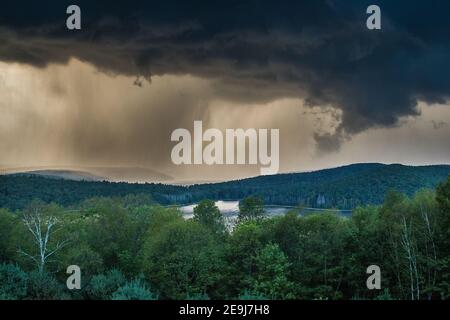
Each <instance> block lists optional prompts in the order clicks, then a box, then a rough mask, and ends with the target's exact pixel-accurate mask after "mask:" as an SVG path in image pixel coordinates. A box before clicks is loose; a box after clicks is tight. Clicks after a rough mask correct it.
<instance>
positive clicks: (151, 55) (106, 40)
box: [0, 0, 450, 150]
mask: <svg viewBox="0 0 450 320" xmlns="http://www.w3.org/2000/svg"><path fill="white" fill-rule="evenodd" d="M431 2H432V3H431ZM431 2H430V3H425V1H377V4H379V5H380V6H381V8H382V13H383V30H382V31H369V30H367V29H366V27H365V19H366V14H365V9H366V7H367V6H368V5H369V4H372V1H370V2H369V1H344V0H342V1H340V0H334V1H333V0H327V1H325V0H323V1H319V0H310V1H295V2H290V1H284V2H279V1H278V2H262V1H207V2H206V1H179V2H176V1H165V2H164V3H161V2H152V1H146V2H144V1H126V2H120V1H119V2H115V3H114V4H109V3H108V2H104V1H96V2H95V4H92V1H89V2H87V1H79V2H78V3H79V5H80V6H81V8H82V12H83V30H82V31H80V32H69V31H67V30H65V29H64V25H65V22H64V19H65V15H64V12H65V7H66V6H67V4H68V3H65V1H60V2H59V1H58V5H54V4H50V3H48V4H43V3H46V2H45V1H44V2H40V5H41V7H36V6H37V4H35V3H36V2H35V3H34V4H33V3H31V2H30V3H27V4H23V5H24V6H25V7H26V6H29V7H28V8H29V9H30V10H29V11H28V13H27V14H25V16H23V14H22V10H20V4H18V3H17V2H10V1H7V2H6V4H5V6H4V10H5V12H8V14H7V15H6V16H5V17H4V18H3V19H0V40H1V41H0V60H3V61H10V62H13V61H14V62H21V63H27V64H31V65H34V66H38V67H44V66H46V65H47V64H49V63H67V61H69V59H70V58H71V57H75V58H78V59H80V60H82V61H86V62H89V63H92V64H94V65H95V66H96V67H97V68H98V69H100V70H102V71H104V72H109V73H112V74H125V75H135V76H141V77H145V78H147V79H149V80H150V79H151V77H152V76H155V75H163V74H192V75H195V76H200V77H205V78H211V79H214V80H215V83H216V88H215V94H216V95H217V96H219V97H221V98H224V99H229V100H233V101H234V100H237V101H244V102H268V101H271V100H274V99H277V98H280V97H301V98H304V99H306V101H307V102H308V103H309V104H310V105H312V106H313V105H322V106H323V105H331V106H333V107H335V108H339V109H341V110H342V117H341V124H340V126H339V127H338V128H337V130H336V133H335V134H332V135H330V134H317V135H316V141H317V142H318V143H319V146H320V147H322V149H324V150H333V149H336V148H337V147H338V146H339V143H340V142H341V141H342V140H343V139H345V137H347V136H349V135H352V134H355V133H359V132H361V131H364V130H366V129H368V128H372V127H385V126H393V125H395V124H396V123H397V121H398V119H399V118H400V117H402V116H408V115H416V114H418V111H417V109H416V106H417V101H419V100H421V101H425V102H429V103H442V102H445V101H446V100H447V99H448V97H449V95H450V77H449V74H450V61H449V60H450V58H449V57H450V40H449V39H450V37H449V36H450V19H448V17H447V16H446V14H445V13H446V12H447V13H448V12H450V3H449V2H448V1H444V0H443V1H438V0H436V1H431ZM42 6H44V7H42ZM43 8H45V10H43Z"/></svg>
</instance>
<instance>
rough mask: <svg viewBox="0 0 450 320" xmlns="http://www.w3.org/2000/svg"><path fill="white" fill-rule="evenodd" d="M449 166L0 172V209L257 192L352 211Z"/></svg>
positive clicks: (429, 184)
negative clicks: (182, 176)
mask: <svg viewBox="0 0 450 320" xmlns="http://www.w3.org/2000/svg"><path fill="white" fill-rule="evenodd" d="M449 173H450V166H446V165H438V166H422V167H411V166H403V165H383V164H356V165H350V166H346V167H340V168H334V169H327V170H320V171H316V172H309V173H292V174H280V175H274V176H261V177H256V178H250V179H244V180H239V181H231V182H224V183H215V184H204V185H193V186H172V185H163V184H128V183H111V182H87V181H69V180H62V179H49V178H44V177H40V176H33V175H28V174H19V175H4V176H0V207H4V208H9V209H12V210H16V209H23V208H25V207H26V206H27V205H28V204H29V203H30V202H31V201H32V200H33V199H41V200H43V201H45V202H55V203H57V204H60V205H62V206H71V205H76V204H78V203H79V202H80V201H83V200H85V199H89V198H92V197H96V196H104V197H120V196H125V195H127V194H149V195H151V196H152V197H153V199H154V200H155V201H156V202H158V203H160V204H186V203H194V202H197V201H199V200H201V199H206V198H207V199H212V200H227V199H233V200H240V199H243V198H245V197H247V196H249V195H258V196H260V197H261V198H262V199H263V200H264V202H265V204H277V205H292V206H297V205H303V206H307V207H316V208H339V209H354V208H356V207H357V206H360V205H369V204H373V205H379V204H381V203H382V202H383V199H384V197H385V194H386V193H387V192H388V191H389V190H391V189H392V190H398V191H400V192H402V193H405V194H406V195H408V196H412V195H413V194H414V193H415V192H417V191H418V190H420V189H422V188H435V187H436V186H437V184H438V183H439V182H440V181H443V180H444V179H446V177H447V175H448V174H449Z"/></svg>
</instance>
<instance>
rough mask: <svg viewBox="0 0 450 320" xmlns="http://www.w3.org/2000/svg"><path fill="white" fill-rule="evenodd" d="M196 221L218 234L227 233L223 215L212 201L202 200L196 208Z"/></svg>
mask: <svg viewBox="0 0 450 320" xmlns="http://www.w3.org/2000/svg"><path fill="white" fill-rule="evenodd" d="M194 221H197V222H198V223H200V224H202V225H204V226H206V227H207V228H209V229H211V230H212V231H213V232H215V233H217V234H223V232H225V222H224V218H223V215H222V213H221V212H220V210H219V208H218V207H217V206H216V204H215V203H214V201H212V200H202V201H200V203H199V204H198V205H197V206H196V207H195V208H194Z"/></svg>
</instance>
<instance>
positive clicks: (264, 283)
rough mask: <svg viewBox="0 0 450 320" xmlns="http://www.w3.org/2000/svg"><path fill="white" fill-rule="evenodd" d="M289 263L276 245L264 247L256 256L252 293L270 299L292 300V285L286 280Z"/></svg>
mask: <svg viewBox="0 0 450 320" xmlns="http://www.w3.org/2000/svg"><path fill="white" fill-rule="evenodd" d="M289 268H290V263H289V262H288V259H287V257H286V256H285V255H284V253H283V251H281V249H280V247H279V246H278V245H276V244H268V245H266V246H265V247H264V248H263V249H262V250H260V252H258V254H257V256H256V276H255V279H254V282H253V286H252V287H253V292H258V293H260V294H261V295H262V296H265V297H269V298H270V299H292V298H294V295H293V287H294V284H293V283H292V282H291V281H290V280H289V279H288V277H289V274H290V272H289Z"/></svg>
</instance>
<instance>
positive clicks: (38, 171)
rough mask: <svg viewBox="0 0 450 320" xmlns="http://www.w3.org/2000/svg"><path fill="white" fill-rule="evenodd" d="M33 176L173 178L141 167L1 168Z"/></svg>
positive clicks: (133, 179)
mask: <svg viewBox="0 0 450 320" xmlns="http://www.w3.org/2000/svg"><path fill="white" fill-rule="evenodd" d="M22 173H23V174H31V175H37V176H44V177H47V178H60V179H66V180H75V181H110V182H130V183H144V182H168V181H171V180H173V179H172V177H170V176H168V175H166V174H163V173H160V172H158V171H155V170H151V169H147V168H140V167H61V166H46V167H19V168H9V167H0V174H22Z"/></svg>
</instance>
